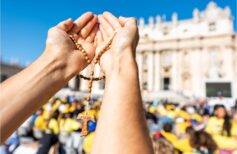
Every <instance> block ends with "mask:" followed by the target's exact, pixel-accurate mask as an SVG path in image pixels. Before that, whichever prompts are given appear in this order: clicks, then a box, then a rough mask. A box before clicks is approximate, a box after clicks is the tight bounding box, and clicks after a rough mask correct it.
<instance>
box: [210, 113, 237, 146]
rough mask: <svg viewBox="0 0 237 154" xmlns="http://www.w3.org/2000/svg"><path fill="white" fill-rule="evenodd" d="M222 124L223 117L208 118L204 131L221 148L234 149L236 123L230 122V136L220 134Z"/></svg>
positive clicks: (236, 141)
mask: <svg viewBox="0 0 237 154" xmlns="http://www.w3.org/2000/svg"><path fill="white" fill-rule="evenodd" d="M223 124H224V119H219V118H217V117H211V118H210V119H209V120H208V123H207V126H206V131H207V132H208V133H210V134H211V135H212V137H213V139H214V140H215V142H216V143H217V145H218V147H220V148H222V149H236V148H237V139H236V137H235V136H236V135H237V126H236V123H234V122H232V127H231V135H232V136H230V137H228V136H226V135H222V133H221V132H222V127H223Z"/></svg>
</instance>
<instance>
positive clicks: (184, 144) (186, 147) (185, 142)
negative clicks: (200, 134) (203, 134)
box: [174, 126, 195, 153]
mask: <svg viewBox="0 0 237 154" xmlns="http://www.w3.org/2000/svg"><path fill="white" fill-rule="evenodd" d="M194 134H195V130H194V129H193V128H192V126H189V127H187V128H186V133H185V136H184V137H183V138H181V139H179V140H178V141H177V142H175V143H174V147H175V149H177V150H178V151H179V152H182V153H188V152H192V150H193V149H192V146H191V143H190V139H191V138H193V136H194Z"/></svg>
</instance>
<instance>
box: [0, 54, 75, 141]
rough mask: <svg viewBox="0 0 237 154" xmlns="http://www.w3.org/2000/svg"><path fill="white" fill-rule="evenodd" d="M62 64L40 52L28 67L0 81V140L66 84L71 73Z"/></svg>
mask: <svg viewBox="0 0 237 154" xmlns="http://www.w3.org/2000/svg"><path fill="white" fill-rule="evenodd" d="M65 67H66V66H65V64H63V63H61V62H60V61H57V60H55V59H52V57H47V56H45V55H44V54H43V55H42V56H41V57H39V58H38V59H37V60H36V61H35V62H34V63H33V64H32V65H30V66H29V67H28V68H26V69H24V70H23V71H21V72H20V73H18V74H16V75H15V76H13V77H11V78H9V79H8V80H7V81H5V82H3V83H2V84H1V87H0V91H1V96H0V106H1V108H0V114H1V115H0V116H1V119H0V120H1V121H0V123H1V125H0V131H1V132H0V134H1V142H3V141H4V140H5V139H6V138H7V137H8V136H9V135H10V134H11V133H12V132H13V131H14V130H16V128H18V127H19V126H20V124H21V123H22V122H23V121H24V120H26V119H27V118H28V117H29V116H30V115H31V114H33V113H34V112H35V111H36V110H37V109H39V108H40V107H41V106H42V105H43V104H44V103H46V102H47V100H48V99H49V98H50V97H51V96H52V95H54V94H55V93H56V92H57V91H58V90H59V89H60V88H61V87H63V86H64V85H65V84H66V83H67V81H68V80H69V78H70V77H71V75H70V74H67V73H66V72H65ZM19 113H20V114H19Z"/></svg>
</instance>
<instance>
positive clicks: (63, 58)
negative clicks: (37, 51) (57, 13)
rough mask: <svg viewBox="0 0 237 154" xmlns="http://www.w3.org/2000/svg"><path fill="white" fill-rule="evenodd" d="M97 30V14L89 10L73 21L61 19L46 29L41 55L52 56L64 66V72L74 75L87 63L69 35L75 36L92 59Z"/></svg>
mask: <svg viewBox="0 0 237 154" xmlns="http://www.w3.org/2000/svg"><path fill="white" fill-rule="evenodd" d="M97 30H98V24H97V16H96V15H93V14H92V13H91V12H87V13H85V14H83V15H81V16H80V17H79V18H78V19H77V20H75V22H73V20H72V19H68V20H65V21H62V22H60V23H59V24H58V25H57V26H55V27H53V28H51V29H50V30H49V31H48V37H47V40H46V49H45V52H44V54H43V55H44V56H45V57H46V58H49V59H50V58H53V59H54V60H55V61H57V62H58V63H60V64H61V66H62V68H66V70H65V71H66V72H64V73H66V74H73V75H76V74H78V73H79V72H80V71H81V70H82V69H83V68H85V67H86V66H87V65H88V64H87V63H86V61H85V59H84V56H83V55H82V53H81V52H80V51H79V50H77V48H76V46H75V44H74V43H73V41H72V40H71V38H70V37H69V35H73V36H74V37H75V39H76V40H77V42H78V43H80V44H81V45H82V47H83V48H84V49H85V50H86V52H87V54H88V57H89V58H90V59H92V58H93V57H94V55H95V49H96V46H95V44H94V38H95V36H96V32H97ZM73 75H72V76H73Z"/></svg>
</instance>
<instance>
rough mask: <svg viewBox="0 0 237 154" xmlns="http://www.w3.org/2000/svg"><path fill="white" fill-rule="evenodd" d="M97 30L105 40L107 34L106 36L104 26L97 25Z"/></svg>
mask: <svg viewBox="0 0 237 154" xmlns="http://www.w3.org/2000/svg"><path fill="white" fill-rule="evenodd" d="M99 30H100V33H101V36H102V37H103V40H107V39H108V37H109V36H107V34H106V32H105V30H104V28H103V27H102V26H101V24H100V25H99Z"/></svg>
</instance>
